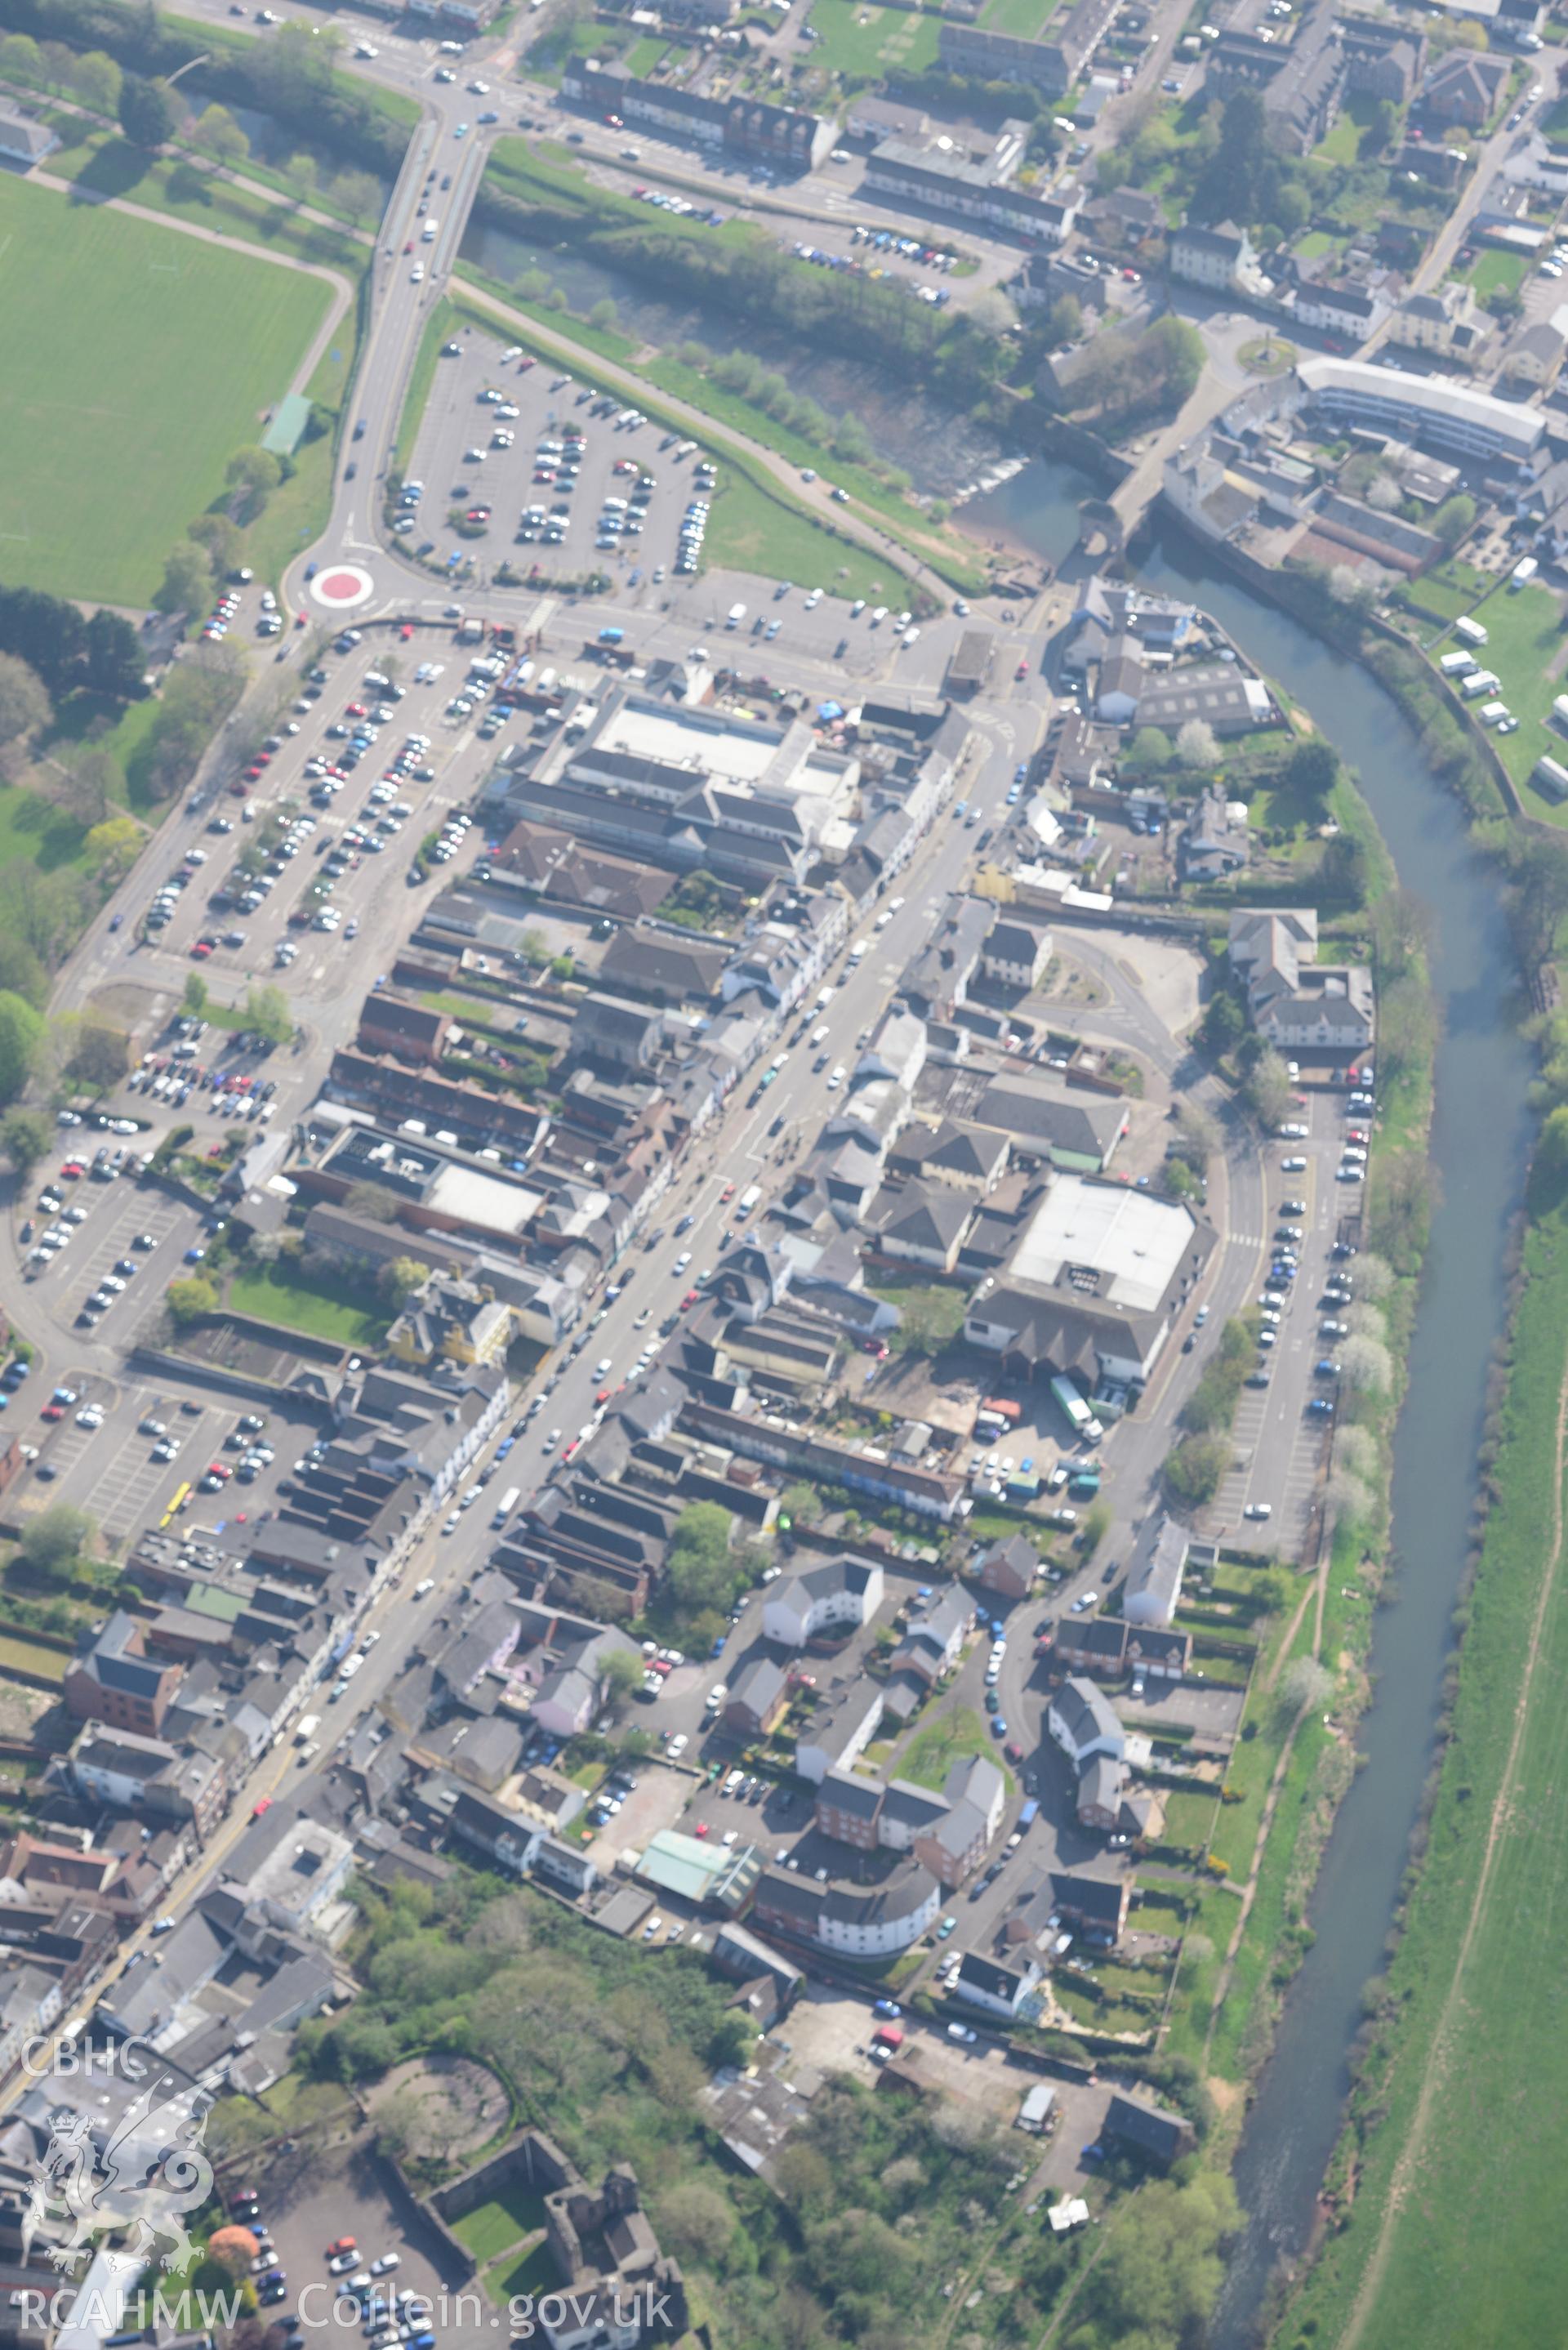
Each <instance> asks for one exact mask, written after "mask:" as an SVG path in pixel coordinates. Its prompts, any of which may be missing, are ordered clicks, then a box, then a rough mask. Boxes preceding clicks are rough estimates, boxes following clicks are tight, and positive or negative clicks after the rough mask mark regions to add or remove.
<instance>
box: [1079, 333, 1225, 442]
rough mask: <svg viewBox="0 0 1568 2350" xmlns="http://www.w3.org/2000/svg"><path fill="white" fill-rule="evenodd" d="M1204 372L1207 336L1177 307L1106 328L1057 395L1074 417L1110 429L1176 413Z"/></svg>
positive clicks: (1124, 429) (1099, 334)
mask: <svg viewBox="0 0 1568 2350" xmlns="http://www.w3.org/2000/svg"><path fill="white" fill-rule="evenodd" d="M1202 372H1203V338H1202V337H1201V335H1199V332H1198V329H1197V328H1196V327H1193V326H1189V324H1188V322H1187V320H1186V319H1185V318H1179V317H1177V316H1176V315H1175V313H1174V312H1173V311H1168V312H1167V313H1166V315H1165V316H1164V317H1160V318H1156V319H1155V320H1154V322H1153V324H1152V325H1151V326H1147V327H1144V328H1136V329H1135V328H1120V327H1107V328H1102V329H1101V331H1100V332H1099V333H1098V334H1097V335H1096V337H1095V338H1094V340H1093V342H1091V343H1089V344H1088V345H1087V346H1086V347H1085V351H1084V355H1083V357H1082V359H1080V360H1079V361H1078V362H1077V364H1076V365H1075V368H1074V369H1073V372H1072V376H1071V379H1070V381H1069V383H1068V386H1067V389H1066V390H1064V391H1063V392H1061V393H1059V394H1056V395H1054V397H1055V398H1056V399H1057V401H1058V404H1059V405H1060V406H1061V407H1063V408H1064V409H1065V410H1066V411H1067V412H1068V413H1069V414H1071V415H1074V416H1084V417H1087V418H1089V419H1090V420H1091V421H1093V422H1095V423H1096V425H1098V426H1100V427H1101V428H1102V429H1103V430H1104V431H1106V432H1113V433H1114V432H1125V431H1126V430H1127V428H1128V427H1129V426H1130V425H1131V424H1132V423H1133V422H1134V421H1137V420H1138V419H1141V418H1144V417H1153V416H1163V415H1174V414H1175V412H1176V411H1177V410H1178V409H1179V407H1180V406H1181V404H1182V402H1183V401H1184V400H1186V399H1187V398H1188V397H1189V394H1190V393H1191V392H1192V391H1193V390H1195V388H1196V386H1197V383H1198V379H1199V376H1200V375H1201V374H1202Z"/></svg>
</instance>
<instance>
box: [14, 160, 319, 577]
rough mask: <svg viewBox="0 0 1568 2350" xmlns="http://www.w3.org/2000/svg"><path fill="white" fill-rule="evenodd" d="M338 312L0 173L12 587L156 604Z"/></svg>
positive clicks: (184, 242) (181, 238) (298, 290)
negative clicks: (199, 523)
mask: <svg viewBox="0 0 1568 2350" xmlns="http://www.w3.org/2000/svg"><path fill="white" fill-rule="evenodd" d="M330 300H331V295H330V292H329V289H328V288H327V286H325V285H324V284H323V283H322V281H321V280H320V279H319V278H317V277H310V276H305V275H303V274H302V273H301V272H299V271H297V270H293V269H288V268H285V267H282V266H280V265H278V264H277V263H275V262H268V261H262V260H255V261H253V260H251V259H250V258H249V257H248V256H247V255H240V254H234V253H225V252H223V251H222V250H220V249H219V248H217V247H215V246H211V245H205V244H202V243H201V242H200V241H199V240H198V239H196V238H194V237H191V236H185V235H182V234H180V233H179V232H178V231H177V230H173V229H165V228H160V227H156V226H154V225H153V224H151V222H147V221H141V220H136V219H132V218H130V217H129V216H128V215H127V214H125V213H115V212H110V211H109V210H108V209H107V208H105V207H103V206H88V205H83V204H73V203H70V202H69V201H68V200H67V198H66V197H65V196H63V195H58V194H55V193H53V192H51V191H49V190H48V189H46V188H36V187H30V186H28V185H27V183H26V182H25V181H23V180H18V179H14V178H11V177H9V176H7V175H0V318H3V319H4V320H5V331H4V333H3V334H0V448H3V449H4V450H5V463H4V465H0V580H5V581H6V582H8V583H21V584H26V586H28V587H46V588H49V589H51V590H52V591H53V592H54V593H56V594H57V595H64V596H77V597H82V598H90V599H93V600H96V601H99V602H104V603H114V604H141V603H145V602H146V601H147V600H148V599H149V598H150V597H151V594H152V591H153V589H154V588H155V587H157V585H158V582H159V579H160V578H161V576H162V570H163V559H164V556H166V555H167V554H168V552H169V549H170V547H171V546H172V545H173V544H174V542H175V540H176V539H178V538H180V537H182V536H183V534H184V530H185V527H186V525H187V524H188V523H189V522H190V521H191V520H192V517H193V516H194V515H198V514H200V513H201V512H202V509H203V508H204V507H205V506H207V505H208V504H211V502H212V500H213V497H214V496H215V495H216V494H218V492H219V491H220V490H221V489H222V487H223V468H224V466H225V464H226V463H227V462H228V460H229V458H230V457H231V456H232V455H233V454H234V451H235V450H236V449H239V448H243V447H245V446H246V445H248V444H250V443H252V442H255V441H256V440H258V439H259V438H260V435H261V432H262V429H263V418H264V415H265V411H267V410H268V409H269V408H271V407H272V406H273V405H275V402H276V401H277V400H279V399H281V397H282V396H283V394H284V393H285V392H286V390H288V387H289V381H290V379H291V377H292V376H293V373H294V370H295V369H296V367H297V366H298V364H299V361H300V359H302V358H303V357H304V354H305V352H306V348H307V347H308V345H309V342H310V338H311V336H312V334H313V333H314V332H315V330H316V328H317V327H318V326H319V324H320V322H321V320H322V318H323V317H324V316H325V314H326V310H327V305H328V303H329V302H330Z"/></svg>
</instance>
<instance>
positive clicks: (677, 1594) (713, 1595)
mask: <svg viewBox="0 0 1568 2350" xmlns="http://www.w3.org/2000/svg"><path fill="white" fill-rule="evenodd" d="M733 1529H734V1521H733V1519H732V1517H731V1515H730V1513H729V1512H728V1511H727V1510H722V1509H721V1508H720V1507H719V1505H718V1503H716V1502H692V1503H690V1504H689V1505H688V1507H687V1508H685V1509H684V1510H682V1511H681V1513H680V1517H679V1518H678V1519H677V1520H676V1522H675V1532H674V1534H672V1535H671V1537H670V1554H669V1558H668V1561H667V1582H668V1586H669V1589H670V1596H671V1597H672V1598H673V1600H674V1601H675V1604H676V1606H677V1607H678V1608H679V1609H680V1613H681V1614H682V1615H683V1616H688V1617H690V1616H694V1615H697V1614H699V1613H700V1612H701V1611H702V1610H704V1609H710V1608H711V1609H713V1610H715V1611H718V1612H721V1613H722V1612H723V1611H724V1610H726V1609H727V1608H728V1607H729V1606H730V1604H731V1600H732V1596H733V1593H734V1590H735V1585H736V1581H737V1571H736V1567H735V1564H734V1561H733V1560H732V1558H731V1556H730V1538H731V1535H732V1532H733Z"/></svg>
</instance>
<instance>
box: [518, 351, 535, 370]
mask: <svg viewBox="0 0 1568 2350" xmlns="http://www.w3.org/2000/svg"><path fill="white" fill-rule="evenodd" d="M534 364H535V362H534V360H533V359H532V358H530V357H529V356H528V354H527V353H526V352H525V353H524V356H523V358H522V359H519V360H518V362H517V372H518V374H519V375H526V374H527V372H528V370H529V369H530V368H531V367H532V366H533V365H534Z"/></svg>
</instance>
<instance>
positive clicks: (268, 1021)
mask: <svg viewBox="0 0 1568 2350" xmlns="http://www.w3.org/2000/svg"><path fill="white" fill-rule="evenodd" d="M245 1025H246V1027H247V1028H254V1030H255V1032H256V1034H257V1035H259V1036H265V1038H266V1039H267V1042H268V1043H269V1044H272V1045H286V1044H287V1043H288V1041H289V1039H290V1037H291V1036H292V1035H294V1029H295V1019H294V1014H293V1012H292V1010H291V1009H290V1006H289V1001H288V998H287V996H286V994H285V993H284V992H283V990H282V988H281V987H253V988H252V989H251V990H250V993H248V994H247V995H246V997H245Z"/></svg>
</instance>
